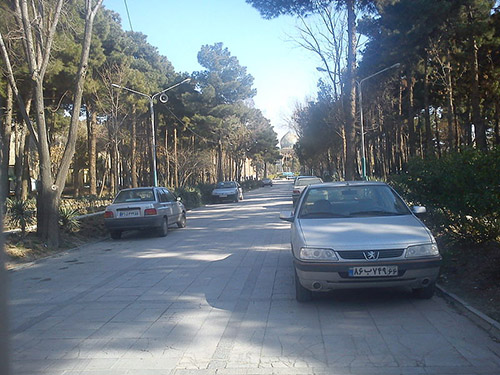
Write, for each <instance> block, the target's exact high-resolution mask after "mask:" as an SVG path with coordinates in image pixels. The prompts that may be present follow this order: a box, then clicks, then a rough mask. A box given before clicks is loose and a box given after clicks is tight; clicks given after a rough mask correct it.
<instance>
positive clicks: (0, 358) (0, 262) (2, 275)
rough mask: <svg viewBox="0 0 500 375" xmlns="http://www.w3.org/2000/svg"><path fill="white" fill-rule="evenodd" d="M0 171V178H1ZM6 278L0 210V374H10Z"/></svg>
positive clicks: (0, 212) (1, 199)
mask: <svg viewBox="0 0 500 375" xmlns="http://www.w3.org/2000/svg"><path fill="white" fill-rule="evenodd" d="M1 173H2V172H1V171H0V177H1ZM4 204H5V196H4V194H0V207H4ZM8 281H9V280H8V278H7V269H6V268H5V248H4V234H3V210H0V374H2V375H9V374H10V366H9V364H10V361H9V357H10V349H9V335H10V334H11V331H10V330H9V321H8V311H9V307H8V306H7V295H8V293H7V289H8V286H9V282H8Z"/></svg>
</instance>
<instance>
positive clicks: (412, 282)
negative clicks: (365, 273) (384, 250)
mask: <svg viewBox="0 0 500 375" xmlns="http://www.w3.org/2000/svg"><path fill="white" fill-rule="evenodd" d="M294 265H295V269H296V270H297V276H298V278H299V280H300V283H301V284H302V286H303V287H304V288H307V289H309V290H313V291H328V290H334V289H356V288H379V287H396V286H409V287H411V288H415V289H416V288H422V287H424V286H426V285H429V284H430V283H433V282H434V281H435V280H436V279H437V277H438V275H439V268H440V266H441V257H435V258H425V259H411V260H408V259H405V260H393V261H389V260H387V261H377V262H369V263H367V262H339V263H319V262H318V263H312V262H303V261H301V260H299V259H294ZM392 265H395V266H397V267H398V275H397V276H390V277H387V276H383V277H380V276H374V277H352V276H349V268H351V267H367V266H368V267H372V266H373V267H375V266H392ZM318 286H319V287H318Z"/></svg>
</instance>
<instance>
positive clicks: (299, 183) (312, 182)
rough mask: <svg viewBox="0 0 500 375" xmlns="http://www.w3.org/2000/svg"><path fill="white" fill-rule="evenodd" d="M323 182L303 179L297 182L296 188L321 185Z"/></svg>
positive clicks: (318, 179)
mask: <svg viewBox="0 0 500 375" xmlns="http://www.w3.org/2000/svg"><path fill="white" fill-rule="evenodd" d="M322 182H323V180H322V179H321V178H301V179H298V180H297V181H295V186H307V185H312V184H321V183H322Z"/></svg>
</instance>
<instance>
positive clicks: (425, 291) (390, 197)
mask: <svg viewBox="0 0 500 375" xmlns="http://www.w3.org/2000/svg"><path fill="white" fill-rule="evenodd" d="M425 211H426V210H425V207H421V206H414V207H412V208H411V209H410V208H409V207H408V206H407V205H406V203H405V202H404V201H403V200H402V199H401V198H400V196H399V195H398V194H397V193H396V192H395V191H394V190H393V189H392V188H391V187H390V186H389V185H387V184H385V183H382V182H367V181H356V182H335V183H326V184H320V185H309V186H308V187H307V188H306V189H305V190H304V193H303V194H302V196H301V198H300V199H299V201H298V202H297V206H296V209H295V211H294V212H292V211H287V212H282V213H281V214H280V219H282V220H286V221H290V222H291V223H292V225H291V246H292V254H293V262H294V268H295V292H296V299H297V300H298V301H300V302H303V301H307V300H310V299H311V298H312V292H324V291H329V290H334V289H347V288H372V287H396V286H407V287H410V288H412V289H413V291H414V292H415V294H416V295H417V296H418V297H420V298H431V297H432V296H433V294H434V289H435V282H436V278H437V277H438V274H439V268H440V265H441V256H440V254H439V250H438V246H437V244H436V240H435V239H434V237H433V236H432V234H431V232H430V230H429V229H427V227H426V226H425V225H424V224H423V223H422V222H421V221H420V220H419V219H418V218H417V216H416V215H417V214H421V213H425Z"/></svg>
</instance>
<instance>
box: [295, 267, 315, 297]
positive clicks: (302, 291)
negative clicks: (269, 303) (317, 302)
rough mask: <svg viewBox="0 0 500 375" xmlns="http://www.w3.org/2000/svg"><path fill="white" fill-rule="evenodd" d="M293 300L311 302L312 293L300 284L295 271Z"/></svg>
mask: <svg viewBox="0 0 500 375" xmlns="http://www.w3.org/2000/svg"><path fill="white" fill-rule="evenodd" d="M295 299H296V300H297V301H298V302H308V301H310V300H312V292H311V291H310V290H309V289H306V288H304V287H303V286H302V284H301V283H300V280H299V277H298V276H297V271H295Z"/></svg>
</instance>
